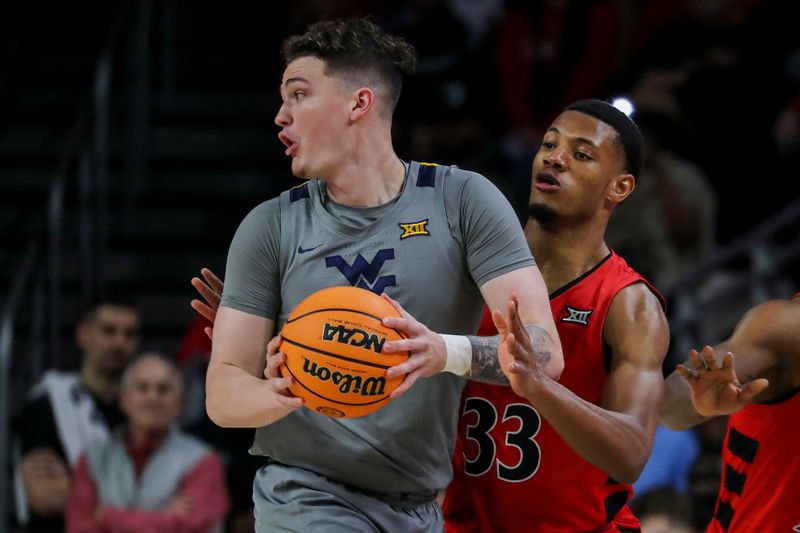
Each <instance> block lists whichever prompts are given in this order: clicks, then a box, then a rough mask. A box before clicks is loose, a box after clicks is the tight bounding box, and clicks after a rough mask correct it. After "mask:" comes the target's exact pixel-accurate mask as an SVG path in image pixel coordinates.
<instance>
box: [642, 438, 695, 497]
mask: <svg viewBox="0 0 800 533" xmlns="http://www.w3.org/2000/svg"><path fill="white" fill-rule="evenodd" d="M699 453H700V442H699V439H698V438H697V435H695V433H694V430H692V429H689V430H686V431H673V430H671V429H667V428H665V427H663V426H657V427H656V436H655V439H654V440H653V451H652V453H651V454H650V459H649V460H648V461H647V464H646V465H645V467H644V470H643V471H642V475H641V476H639V479H638V480H637V481H636V483H634V484H633V490H634V492H633V494H634V499H638V498H639V495H643V494H646V493H647V492H649V491H651V490H655V489H660V488H669V489H672V490H674V491H676V492H679V493H686V492H687V491H688V490H689V471H690V469H691V468H692V463H694V460H695V459H696V458H697V456H698V454H699Z"/></svg>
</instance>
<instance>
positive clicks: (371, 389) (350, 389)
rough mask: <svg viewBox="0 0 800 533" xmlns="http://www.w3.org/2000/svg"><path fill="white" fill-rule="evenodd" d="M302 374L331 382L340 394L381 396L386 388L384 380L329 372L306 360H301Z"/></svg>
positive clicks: (324, 367) (323, 367)
mask: <svg viewBox="0 0 800 533" xmlns="http://www.w3.org/2000/svg"><path fill="white" fill-rule="evenodd" d="M303 372H305V373H306V374H308V375H310V376H312V377H315V378H317V379H318V380H320V381H332V382H333V383H335V384H336V385H338V386H339V392H341V393H342V394H348V393H353V394H361V396H383V394H384V389H385V387H386V378H384V377H374V376H371V377H368V378H366V379H363V378H362V377H361V376H354V375H353V374H347V373H344V372H339V371H338V370H336V371H331V369H330V368H328V367H326V366H321V365H318V364H317V363H315V362H313V361H309V360H308V358H305V357H304V358H303Z"/></svg>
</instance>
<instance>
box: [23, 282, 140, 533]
mask: <svg viewBox="0 0 800 533" xmlns="http://www.w3.org/2000/svg"><path fill="white" fill-rule="evenodd" d="M75 339H76V342H77V344H78V347H79V348H80V350H81V352H82V361H81V368H80V373H74V372H59V371H56V370H51V371H49V372H47V373H45V374H44V376H43V377H42V379H41V381H40V382H39V383H38V384H37V385H35V386H34V387H33V389H32V390H31V392H30V393H29V396H28V399H27V400H26V402H25V406H24V407H23V410H22V414H21V417H20V420H19V423H18V429H19V437H20V445H21V454H22V458H21V461H19V463H18V464H17V472H16V474H17V475H16V478H17V479H16V481H17V490H16V494H17V514H18V517H19V521H20V522H21V523H22V524H27V526H28V527H29V529H30V530H31V531H36V532H47V531H63V528H64V510H65V506H66V501H67V488H68V483H69V479H68V476H69V471H70V470H72V469H73V468H74V466H75V464H76V462H77V460H78V457H79V456H80V454H81V453H82V452H83V449H84V448H85V446H86V445H87V444H88V443H89V442H92V441H99V442H105V441H107V440H108V439H109V435H110V430H111V428H112V427H113V426H114V425H116V424H117V423H119V422H121V421H122V420H123V415H122V413H121V412H120V411H119V408H118V406H117V394H118V390H119V381H120V378H121V376H122V372H123V370H124V368H125V365H126V364H127V363H128V361H129V360H130V358H131V356H132V355H133V354H134V353H135V351H136V349H137V347H138V344H139V312H138V311H137V310H136V308H135V307H134V306H133V305H132V304H131V303H130V302H129V301H127V300H125V299H121V298H109V299H105V300H102V301H100V302H98V303H97V304H95V305H94V306H93V307H91V308H90V309H89V310H88V312H86V313H85V315H84V316H83V317H82V319H81V321H80V323H79V324H78V327H77V329H76V332H75Z"/></svg>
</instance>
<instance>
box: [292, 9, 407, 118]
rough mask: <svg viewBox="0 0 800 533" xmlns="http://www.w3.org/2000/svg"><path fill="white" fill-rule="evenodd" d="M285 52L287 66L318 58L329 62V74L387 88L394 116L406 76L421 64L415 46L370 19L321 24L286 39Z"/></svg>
mask: <svg viewBox="0 0 800 533" xmlns="http://www.w3.org/2000/svg"><path fill="white" fill-rule="evenodd" d="M282 52H283V59H284V61H285V62H286V64H287V65H288V64H289V63H291V62H292V61H294V60H295V59H298V58H301V57H305V56H315V57H318V58H320V59H322V60H323V61H324V62H325V68H326V71H325V72H326V74H334V75H337V76H340V77H342V78H344V79H346V80H348V81H350V82H352V83H357V84H363V85H366V86H371V85H378V86H381V87H383V88H385V90H386V95H387V100H388V103H389V105H388V106H387V107H388V111H389V113H390V114H391V112H392V111H393V110H394V108H395V106H396V105H397V99H398V98H399V97H400V90H401V89H402V86H403V76H405V75H410V74H413V72H414V70H415V68H416V65H417V55H416V52H415V51H414V47H413V46H411V45H410V44H408V42H406V40H405V39H403V38H401V37H396V36H394V35H390V34H389V33H386V32H385V31H383V30H382V29H381V28H380V27H378V26H377V25H376V24H375V23H373V22H371V21H369V20H366V19H339V20H331V21H324V22H317V23H315V24H312V25H311V26H309V28H308V29H307V30H306V32H305V33H304V34H302V35H294V36H292V37H289V38H288V39H286V40H285V41H284V42H283V46H282Z"/></svg>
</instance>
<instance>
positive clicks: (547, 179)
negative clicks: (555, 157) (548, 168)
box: [533, 172, 561, 191]
mask: <svg viewBox="0 0 800 533" xmlns="http://www.w3.org/2000/svg"><path fill="white" fill-rule="evenodd" d="M533 185H534V187H536V188H537V189H539V190H540V191H552V190H555V189H560V188H561V183H559V181H558V180H557V179H556V177H555V176H553V175H550V174H547V173H545V172H539V173H538V174H537V175H536V178H535V179H534V180H533Z"/></svg>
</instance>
